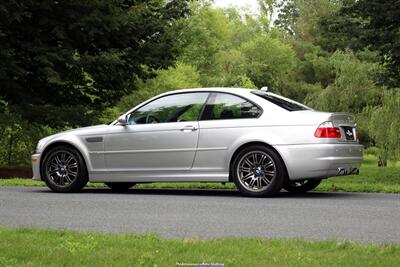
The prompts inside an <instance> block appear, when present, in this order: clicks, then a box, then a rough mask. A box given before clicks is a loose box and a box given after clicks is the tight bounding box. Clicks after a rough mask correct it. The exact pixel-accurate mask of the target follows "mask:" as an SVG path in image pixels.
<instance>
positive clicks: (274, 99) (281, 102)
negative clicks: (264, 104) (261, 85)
mask: <svg viewBox="0 0 400 267" xmlns="http://www.w3.org/2000/svg"><path fill="white" fill-rule="evenodd" d="M252 93H253V94H255V95H257V96H259V97H261V98H264V99H265V100H268V101H269V102H271V103H273V104H275V105H277V106H279V107H281V108H283V109H286V110H288V111H300V110H310V108H307V107H306V106H303V105H301V104H299V103H296V102H294V101H293V102H292V101H288V100H286V99H284V98H281V97H278V96H275V95H273V94H268V93H265V92H262V91H253V92H252Z"/></svg>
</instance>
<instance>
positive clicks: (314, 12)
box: [275, 0, 342, 42]
mask: <svg viewBox="0 0 400 267" xmlns="http://www.w3.org/2000/svg"><path fill="white" fill-rule="evenodd" d="M341 4H342V0H284V1H278V2H277V3H276V4H275V5H276V7H277V9H278V11H279V12H278V18H277V20H276V21H275V25H276V26H277V27H278V28H279V29H283V30H285V31H286V32H288V33H289V34H291V35H294V36H296V38H300V39H302V40H307V41H310V42H314V41H315V40H316V39H317V38H318V36H319V20H320V19H321V18H324V17H326V16H329V15H330V14H333V13H335V11H337V10H338V9H339V8H340V7H341Z"/></svg>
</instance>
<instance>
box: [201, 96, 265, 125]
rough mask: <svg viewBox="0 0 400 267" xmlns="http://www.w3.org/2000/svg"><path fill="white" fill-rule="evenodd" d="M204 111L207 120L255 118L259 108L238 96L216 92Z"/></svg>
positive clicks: (259, 111) (258, 113)
mask: <svg viewBox="0 0 400 267" xmlns="http://www.w3.org/2000/svg"><path fill="white" fill-rule="evenodd" d="M206 113H208V114H206V117H207V118H206V119H209V120H228V119H245V118H257V117H258V116H259V115H260V114H261V110H260V108H258V107H257V106H256V105H254V104H253V103H251V102H249V101H247V100H246V99H244V98H241V97H239V96H234V95H231V94H224V93H216V94H215V98H214V101H212V102H211V103H210V104H208V105H207V111H206Z"/></svg>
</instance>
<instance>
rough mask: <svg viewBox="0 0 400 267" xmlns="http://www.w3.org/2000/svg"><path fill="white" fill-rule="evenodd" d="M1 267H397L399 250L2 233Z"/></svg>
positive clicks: (0, 230) (33, 231)
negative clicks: (218, 266)
mask: <svg viewBox="0 0 400 267" xmlns="http://www.w3.org/2000/svg"><path fill="white" fill-rule="evenodd" d="M0 240H1V242H0V266H177V263H222V264H224V266H399V265H400V245H395V244H360V243H356V242H350V241H346V242H337V241H306V240H301V239H260V238H235V239H233V238H223V239H212V240H201V239H198V238H190V239H164V238H161V237H159V236H156V235H142V236H138V235H128V234H101V233H78V232H72V231H65V230H58V231H57V230H37V229H28V228H22V229H9V228H0Z"/></svg>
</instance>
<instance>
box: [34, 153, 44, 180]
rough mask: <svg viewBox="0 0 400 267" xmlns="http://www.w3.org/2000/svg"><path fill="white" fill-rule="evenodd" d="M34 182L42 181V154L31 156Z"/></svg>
mask: <svg viewBox="0 0 400 267" xmlns="http://www.w3.org/2000/svg"><path fill="white" fill-rule="evenodd" d="M31 161H32V173H33V177H32V179H33V180H38V181H40V180H42V179H41V177H40V154H38V153H36V154H33V155H32V156H31Z"/></svg>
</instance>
